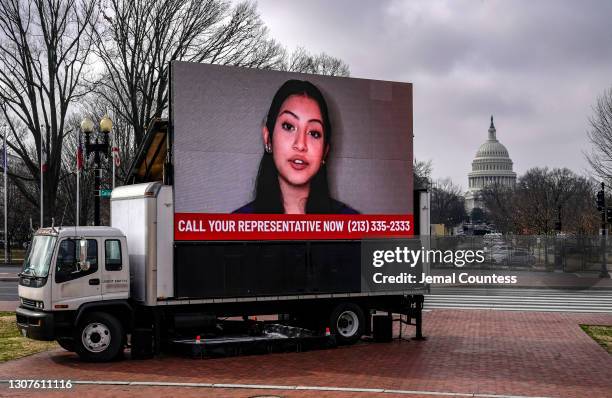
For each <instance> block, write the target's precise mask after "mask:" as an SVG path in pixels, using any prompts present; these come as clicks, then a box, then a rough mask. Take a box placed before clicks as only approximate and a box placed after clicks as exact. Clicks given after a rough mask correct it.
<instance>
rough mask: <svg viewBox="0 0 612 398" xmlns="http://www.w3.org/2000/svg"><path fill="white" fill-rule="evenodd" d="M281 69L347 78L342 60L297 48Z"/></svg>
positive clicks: (346, 68)
mask: <svg viewBox="0 0 612 398" xmlns="http://www.w3.org/2000/svg"><path fill="white" fill-rule="evenodd" d="M282 69H284V70H287V71H290V72H301V73H312V74H317V75H327V76H349V75H350V71H349V67H348V65H347V64H346V63H344V62H343V61H342V60H340V59H338V58H335V57H332V56H330V55H328V54H326V53H324V52H323V53H320V54H310V53H309V52H308V51H306V50H305V49H304V48H302V47H298V48H297V49H296V50H295V51H294V52H293V53H292V54H291V56H290V57H289V59H288V61H287V62H286V64H284V65H283V67H282Z"/></svg>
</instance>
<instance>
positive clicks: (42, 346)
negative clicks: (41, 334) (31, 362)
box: [0, 311, 59, 362]
mask: <svg viewBox="0 0 612 398" xmlns="http://www.w3.org/2000/svg"><path fill="white" fill-rule="evenodd" d="M57 347H59V346H58V345H57V343H56V342H55V341H49V342H47V341H37V340H31V339H26V338H25V337H22V336H21V333H19V329H17V324H16V323H15V313H14V312H2V311H0V362H6V361H10V360H11V359H16V358H21V357H25V356H27V355H32V354H36V353H37V352H42V351H47V350H50V349H52V348H57Z"/></svg>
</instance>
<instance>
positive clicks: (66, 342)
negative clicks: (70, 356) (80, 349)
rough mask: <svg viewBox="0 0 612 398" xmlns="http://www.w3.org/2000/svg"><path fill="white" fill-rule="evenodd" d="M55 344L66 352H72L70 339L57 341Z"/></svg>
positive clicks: (72, 343)
mask: <svg viewBox="0 0 612 398" xmlns="http://www.w3.org/2000/svg"><path fill="white" fill-rule="evenodd" d="M57 344H59V345H60V347H62V348H63V349H64V350H66V351H70V352H74V340H72V339H57Z"/></svg>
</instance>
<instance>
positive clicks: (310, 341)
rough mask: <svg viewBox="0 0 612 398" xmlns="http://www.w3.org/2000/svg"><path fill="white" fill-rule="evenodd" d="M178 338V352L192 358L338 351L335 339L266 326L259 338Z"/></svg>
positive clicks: (294, 329)
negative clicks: (335, 349)
mask: <svg viewBox="0 0 612 398" xmlns="http://www.w3.org/2000/svg"><path fill="white" fill-rule="evenodd" d="M198 337H200V338H197V337H196V338H176V339H173V340H172V341H171V345H172V347H173V348H174V350H175V352H176V353H178V354H180V355H185V356H189V357H191V358H219V357H229V356H240V355H257V354H268V353H273V352H301V351H310V350H317V349H326V348H334V347H336V338H335V336H332V335H328V336H326V335H316V334H314V333H313V332H311V331H310V330H307V329H302V328H298V327H291V326H285V325H279V324H267V325H265V327H264V330H263V333H262V334H261V335H259V336H249V335H232V336H222V337H213V338H206V337H203V336H198Z"/></svg>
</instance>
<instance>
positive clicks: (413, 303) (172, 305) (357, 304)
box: [16, 182, 424, 361]
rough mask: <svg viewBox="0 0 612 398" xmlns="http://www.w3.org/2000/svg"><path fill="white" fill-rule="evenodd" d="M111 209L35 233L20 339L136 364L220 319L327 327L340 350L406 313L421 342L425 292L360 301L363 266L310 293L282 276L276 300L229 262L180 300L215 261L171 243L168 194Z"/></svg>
mask: <svg viewBox="0 0 612 398" xmlns="http://www.w3.org/2000/svg"><path fill="white" fill-rule="evenodd" d="M111 210H112V227H61V228H42V229H39V230H38V231H37V232H36V234H35V235H34V238H33V240H32V243H31V246H30V249H29V252H28V254H27V256H26V259H25V261H24V266H23V270H22V272H21V273H20V279H19V289H18V290H19V299H20V306H19V307H18V308H17V311H16V316H17V324H18V327H19V329H20V330H21V333H22V334H23V335H24V336H27V337H29V338H32V339H37V340H57V342H58V343H59V344H60V345H61V346H62V347H63V348H65V349H67V350H69V351H74V352H76V353H77V354H79V356H80V357H81V358H83V359H85V360H92V361H107V360H111V359H114V358H116V357H118V356H120V355H121V354H122V353H123V351H124V348H125V347H126V346H128V345H129V346H131V348H132V356H133V357H136V356H138V355H144V356H147V355H150V354H152V353H158V352H159V351H160V350H161V349H163V348H164V347H165V345H166V344H167V343H168V342H169V341H171V339H173V338H176V337H177V336H184V335H189V333H190V332H192V334H194V335H195V334H196V333H197V334H199V333H200V331H202V330H205V329H207V328H209V329H210V328H214V325H215V322H216V320H217V319H218V318H220V317H228V316H249V315H258V314H290V316H289V317H284V319H288V320H292V321H293V322H297V324H299V325H301V326H307V327H309V328H311V329H315V330H325V328H326V327H329V328H330V330H331V333H332V334H335V335H336V338H337V340H338V342H339V343H341V344H342V343H344V344H350V343H354V342H356V341H357V340H358V339H359V338H360V337H361V336H362V335H363V334H369V333H370V332H371V327H370V314H372V313H373V312H374V311H377V310H378V311H386V312H395V313H404V314H408V315H409V316H410V317H412V318H414V319H416V321H417V336H418V337H419V336H420V334H421V332H420V328H421V321H420V320H421V316H420V315H421V309H422V303H423V295H422V294H423V292H424V287H417V288H415V289H414V290H412V291H406V290H403V291H398V292H381V293H362V292H360V291H359V288H358V285H355V284H352V283H348V284H347V280H349V279H353V280H354V279H355V277H356V279H357V280H358V279H359V264H356V266H355V267H351V266H350V265H346V264H345V266H348V268H344V269H343V270H341V271H340V273H341V274H343V275H344V278H335V277H334V275H333V274H330V273H329V272H327V274H325V273H324V272H323V273H322V272H321V271H320V270H310V273H312V272H314V273H319V274H321V275H322V277H323V278H330V280H328V281H327V286H322V285H323V281H322V280H321V279H318V280H316V281H315V284H316V285H317V286H316V287H315V286H314V285H313V286H308V283H309V282H308V281H307V280H308V277H309V275H305V276H306V279H301V278H300V275H299V274H297V273H296V272H291V274H292V275H289V274H290V273H287V274H285V275H284V276H283V278H282V286H281V287H280V290H278V289H277V288H278V286H276V287H273V288H272V290H275V292H274V294H266V289H268V291H270V290H269V289H270V286H267V287H266V286H262V285H261V283H262V279H257V278H254V279H250V278H249V279H250V284H249V283H246V285H245V284H243V282H244V278H243V277H241V276H240V274H242V273H243V272H242V271H241V270H240V269H234V270H232V269H231V267H228V266H227V264H226V266H225V267H223V269H222V270H221V271H223V272H225V275H224V282H223V284H224V285H222V286H216V287H215V286H212V285H210V286H207V283H203V284H202V289H201V290H200V292H201V293H200V294H198V295H197V296H192V297H186V296H181V295H180V290H181V289H183V287H182V286H181V285H185V284H187V285H189V284H192V283H193V282H194V281H196V283H197V281H198V278H201V277H203V278H204V279H205V278H206V275H207V274H208V275H209V276H210V277H211V278H212V279H213V280H218V278H217V276H214V274H215V273H216V271H215V269H214V267H211V266H210V265H209V266H207V269H206V271H205V272H204V271H203V272H202V273H198V272H196V273H194V274H192V275H189V274H187V275H185V274H184V270H182V269H183V268H184V267H185V265H186V264H187V263H194V262H195V263H198V264H206V263H207V262H210V261H214V260H215V257H214V256H215V255H214V254H213V255H212V256H211V254H210V252H208V255H206V254H198V252H199V251H201V250H206V244H205V243H201V244H191V245H187V246H185V247H183V248H182V249H183V250H186V251H184V252H182V251H181V247H177V245H176V244H175V242H174V241H173V238H172V236H173V235H172V232H173V223H172V220H173V208H172V186H169V185H163V184H162V183H160V182H151V183H144V184H135V185H128V186H124V187H120V188H117V189H115V190H114V191H113V193H112V198H111ZM355 243H356V244H357V247H358V245H359V242H355ZM262 244H264V243H263V242H258V243H245V242H237V243H235V244H234V245H232V246H230V248H229V252H228V253H226V255H229V256H234V257H235V256H237V255H239V252H240V251H241V249H242V250H245V251H243V253H244V254H245V255H246V256H248V254H249V249H255V247H256V246H259V245H262ZM215 246H216V245H215ZM249 246H251V247H250V248H249ZM281 246H284V248H279V247H275V248H268V249H266V248H264V250H287V244H286V243H282V244H281ZM289 246H291V247H290V249H289V250H290V251H291V252H292V253H293V254H295V253H296V252H298V253H305V254H307V255H308V256H311V255H312V254H313V251H316V250H317V249H316V247H312V246H311V245H310V244H306V243H304V244H303V247H301V248H300V247H295V246H300V245H299V244H298V245H296V244H292V245H289ZM327 246H328V247H327V249H330V248H331V247H333V246H334V245H330V244H329V243H327ZM351 247H352V245H350V244H349V246H347V247H345V248H341V249H340V250H341V251H343V250H345V251H346V250H347V248H348V250H349V251H351ZM215 250H217V251H218V250H219V247H218V246H216V247H215V248H214V249H213V251H215ZM259 250H261V247H260V249H259ZM332 251H333V250H332ZM357 251H358V250H357ZM202 253H204V252H202ZM251 253H252V252H251ZM330 253H331V252H330ZM332 255H333V253H332ZM282 266H283V267H285V268H287V269H290V268H291V267H289V265H288V264H283V265H282ZM260 267H261V265H260ZM269 269H271V268H269ZM259 270H260V272H261V268H259ZM217 271H219V269H218V270H217ZM294 271H295V270H294ZM188 272H189V271H188ZM263 274H264V275H265V274H266V271H263ZM351 275H352V276H351ZM310 276H312V275H310ZM232 280H234V281H237V282H236V283H231V281H232ZM258 285H259V286H258ZM314 290H319V291H317V292H315V291H314ZM249 291H250V292H251V293H249ZM282 291H284V292H285V293H284V294H283V293H282Z"/></svg>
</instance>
